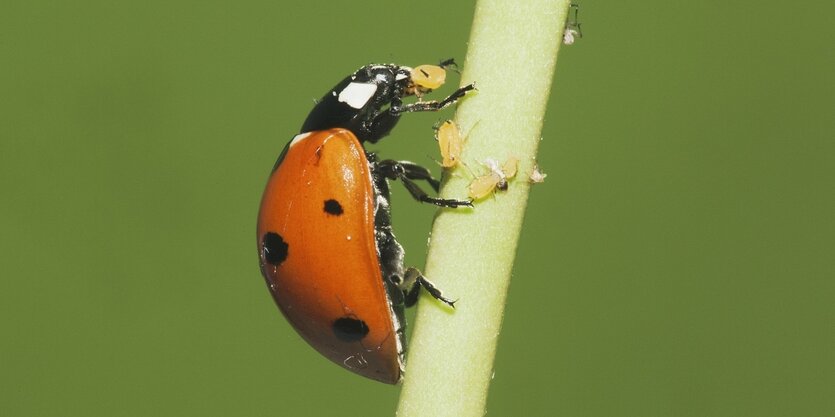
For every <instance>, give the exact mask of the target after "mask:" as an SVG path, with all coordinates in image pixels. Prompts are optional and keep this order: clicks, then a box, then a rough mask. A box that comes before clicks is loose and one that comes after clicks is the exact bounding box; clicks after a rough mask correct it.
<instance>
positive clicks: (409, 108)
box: [390, 84, 475, 115]
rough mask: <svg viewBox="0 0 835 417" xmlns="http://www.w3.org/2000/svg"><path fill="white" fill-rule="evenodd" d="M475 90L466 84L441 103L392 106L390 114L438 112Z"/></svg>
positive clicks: (473, 85) (471, 85)
mask: <svg viewBox="0 0 835 417" xmlns="http://www.w3.org/2000/svg"><path fill="white" fill-rule="evenodd" d="M472 90H475V84H467V85H465V86H463V87H461V88H459V89H457V90H455V91H453V92H452V94H450V95H449V96H448V97H447V98H445V99H443V100H441V101H435V100H432V101H418V102H417V103H409V104H404V105H402V106H395V105H394V104H392V106H391V110H390V111H391V112H392V113H394V114H396V115H399V114H401V113H411V112H416V111H438V110H440V109H442V108H444V107H446V106H449V105H450V104H453V103H455V102H456V101H458V99H460V98H461V97H464V95H466V94H467V92H468V91H472Z"/></svg>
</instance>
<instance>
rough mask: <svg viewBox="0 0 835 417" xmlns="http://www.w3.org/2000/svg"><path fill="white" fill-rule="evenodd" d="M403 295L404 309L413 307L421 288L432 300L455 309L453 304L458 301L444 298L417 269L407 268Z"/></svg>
mask: <svg viewBox="0 0 835 417" xmlns="http://www.w3.org/2000/svg"><path fill="white" fill-rule="evenodd" d="M401 286H402V288H403V294H405V295H406V307H411V306H413V305H415V303H416V302H417V299H418V295H419V293H420V289H421V287H422V288H424V289H425V290H426V292H428V293H429V295H431V296H432V298H434V299H436V300H438V301H441V302H442V303H444V304H446V305H448V306H450V307H452V308H455V303H456V302H457V301H458V300H454V301H453V300H450V299H449V298H446V297H444V294H443V293H442V292H441V290H439V289H438V287H436V286H435V284H433V283H432V282H431V281H429V280H428V279H426V277H425V276H423V274H421V272H420V271H419V270H418V269H417V268H409V269H407V270H406V276H405V277H403V283H402V284H401Z"/></svg>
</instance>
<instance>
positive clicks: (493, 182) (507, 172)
mask: <svg viewBox="0 0 835 417" xmlns="http://www.w3.org/2000/svg"><path fill="white" fill-rule="evenodd" d="M483 164H484V166H486V167H487V168H488V169H489V172H488V173H487V174H484V175H481V176H478V177H476V178H475V179H473V181H472V182H471V183H470V190H469V196H470V198H472V199H475V200H478V199H481V198H483V197H485V196H487V195H489V194H491V193H493V192H494V191H496V190H498V191H506V190H507V187H508V180H510V179H511V178H513V177H515V176H516V170H517V167H518V165H519V160H518V159H516V158H514V157H511V158H509V159H508V160H507V161H505V163H504V164H501V165H500V164H499V161H497V160H495V159H492V158H487V159H485V160H484V163H483Z"/></svg>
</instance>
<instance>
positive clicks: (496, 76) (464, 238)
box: [397, 0, 570, 417]
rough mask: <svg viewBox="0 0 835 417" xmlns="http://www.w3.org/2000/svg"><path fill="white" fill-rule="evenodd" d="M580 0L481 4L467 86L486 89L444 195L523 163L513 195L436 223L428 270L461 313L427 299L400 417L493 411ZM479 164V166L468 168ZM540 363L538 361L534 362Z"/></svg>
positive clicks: (469, 112) (474, 101) (460, 117)
mask: <svg viewBox="0 0 835 417" xmlns="http://www.w3.org/2000/svg"><path fill="white" fill-rule="evenodd" d="M569 3H570V0H514V1H506V0H479V1H478V3H477V5H476V10H475V16H474V20H473V26H472V31H471V33H470V41H469V50H468V52H467V57H466V60H465V62H464V73H463V74H462V80H461V82H462V85H465V84H468V83H471V82H475V83H476V87H477V88H478V92H476V93H475V94H471V95H468V97H467V98H466V99H464V100H462V101H461V105H460V106H459V108H458V111H457V113H456V116H455V121H456V123H457V124H458V126H459V127H460V128H461V130H462V132H463V133H464V134H465V135H466V140H467V142H466V144H465V147H464V151H463V161H464V162H465V163H466V165H467V167H461V166H459V167H458V168H457V169H455V170H454V171H453V172H451V173H447V177H448V178H447V181H446V182H445V184H444V186H443V188H442V190H441V196H443V197H444V198H465V197H466V196H467V187H468V186H469V183H470V181H471V180H472V175H471V174H470V172H469V171H470V170H472V171H473V173H475V175H483V174H485V170H486V169H485V167H483V166H482V164H481V162H483V161H484V160H485V159H486V158H493V159H496V160H498V161H499V162H500V163H503V162H504V161H506V160H507V159H508V158H511V157H515V158H518V159H519V161H520V162H519V170H518V174H517V176H516V177H515V178H514V179H513V180H511V181H510V186H509V189H508V190H507V191H506V192H497V194H496V195H495V196H488V197H486V198H484V199H482V200H480V201H477V202H475V208H473V209H466V208H464V209H460V208H459V209H456V210H451V209H444V210H441V211H440V212H439V214H438V215H437V216H436V218H435V222H434V224H433V228H432V235H431V236H432V237H431V243H430V245H429V255H428V257H427V261H426V270H425V272H426V276H427V277H430V279H432V280H433V282H434V283H435V284H437V285H438V287H440V288H442V289H443V290H444V292H445V294H446V295H447V296H451V298H453V299H458V300H459V301H458V303H457V304H456V305H455V307H456V308H455V311H451V310H449V309H447V308H444V307H443V306H442V305H441V304H440V303H438V302H437V301H435V300H433V299H432V298H431V297H422V298H421V301H420V304H421V306H420V307H419V309H418V312H417V318H416V320H415V329H414V332H413V334H412V339H411V343H410V346H409V353H408V357H407V366H406V374H405V379H404V383H403V389H402V391H401V395H400V403H399V406H398V411H397V415H398V416H400V417H412V416H414V417H417V416H421V417H425V416H433V417H442V416H455V417H468V416H473V417H475V416H482V415H484V414H485V405H486V402H487V390H488V387H489V385H490V380H491V379H492V377H493V359H494V357H495V353H496V341H497V340H498V336H499V331H500V329H501V322H502V315H503V312H504V304H505V298H506V296H507V288H508V284H509V283H510V275H511V270H512V266H513V259H514V257H515V254H516V245H517V242H518V240H519V232H520V229H521V227H522V218H523V216H524V212H525V206H526V204H527V198H528V191H529V189H530V183H529V181H528V178H529V176H530V174H531V172H532V169H533V166H534V163H535V162H534V160H535V157H536V150H537V147H538V145H539V141H540V134H541V130H542V121H543V116H544V114H545V106H546V103H547V101H548V96H549V93H550V89H551V80H552V78H553V74H554V66H555V64H556V58H557V51H558V50H559V47H560V45H561V43H562V34H563V29H564V25H565V21H566V17H567V14H568V9H569ZM468 167H469V168H468ZM532 360H533V359H532Z"/></svg>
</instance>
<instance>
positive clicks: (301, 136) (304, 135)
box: [290, 132, 313, 148]
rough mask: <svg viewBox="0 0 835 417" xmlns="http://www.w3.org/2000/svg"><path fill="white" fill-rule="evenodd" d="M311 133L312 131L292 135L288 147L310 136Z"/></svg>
mask: <svg viewBox="0 0 835 417" xmlns="http://www.w3.org/2000/svg"><path fill="white" fill-rule="evenodd" d="M311 133H313V132H305V133H299V134H298V135H296V136H293V140H291V141H290V147H291V148H292V147H293V145H295V144H297V143H299V142H301V141H303V140H304V139H305V138H307V137H308V136H310V134H311Z"/></svg>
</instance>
